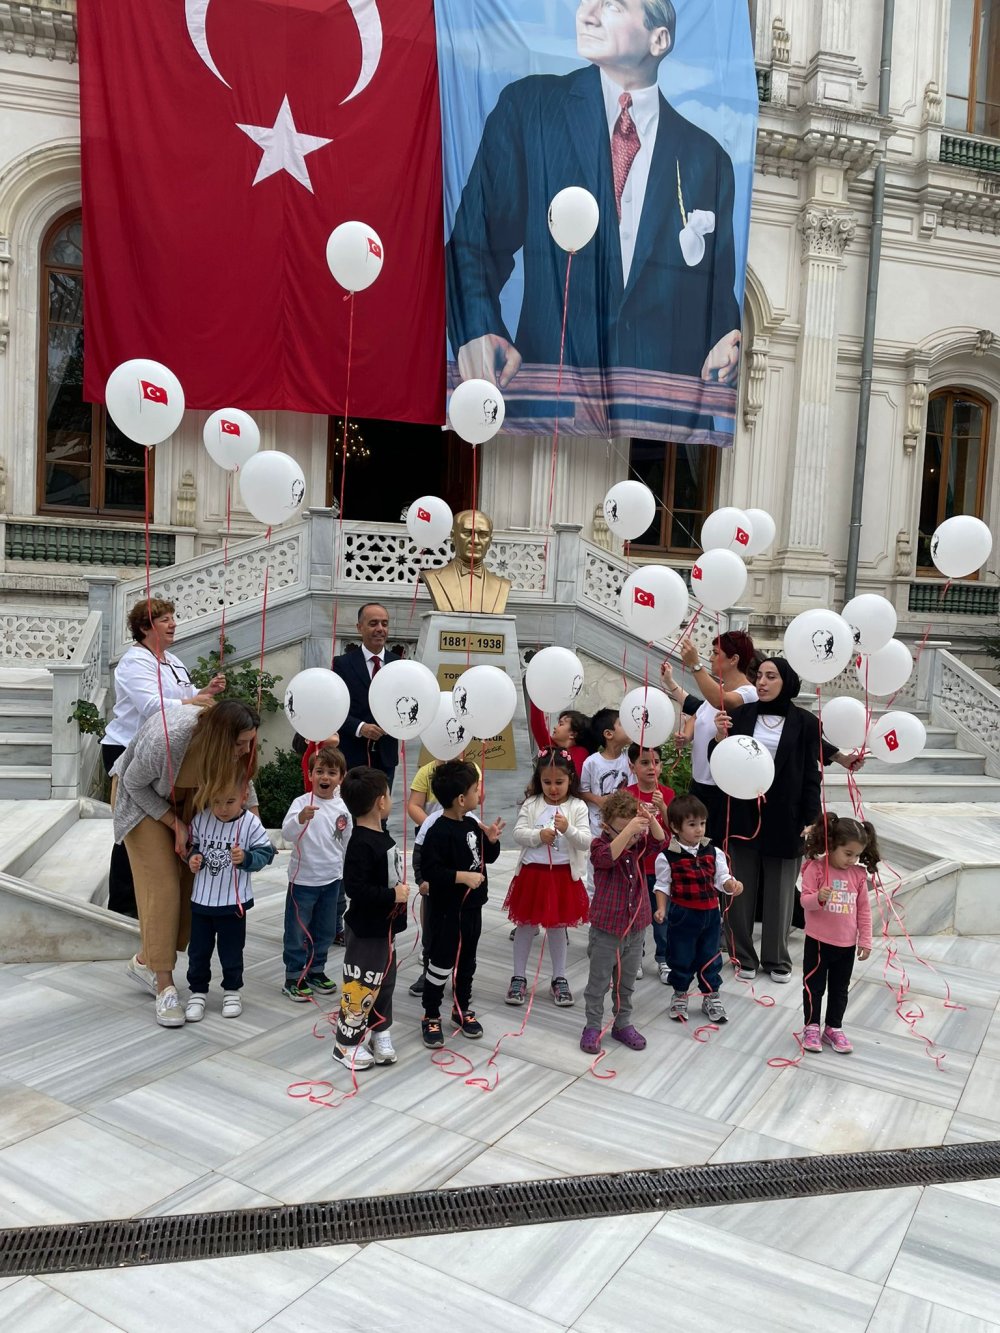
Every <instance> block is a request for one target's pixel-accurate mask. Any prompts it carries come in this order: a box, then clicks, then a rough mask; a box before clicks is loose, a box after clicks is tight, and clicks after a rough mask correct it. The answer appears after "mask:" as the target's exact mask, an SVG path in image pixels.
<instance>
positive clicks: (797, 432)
mask: <svg viewBox="0 0 1000 1333" xmlns="http://www.w3.org/2000/svg"><path fill="white" fill-rule="evenodd" d="M75 7H76V6H75V0H46V2H45V3H39V4H35V3H30V0H29V2H26V0H16V2H15V0H0V44H2V46H0V69H2V71H3V76H4V77H3V78H2V80H0V104H2V118H0V119H2V124H3V133H2V134H0V529H2V531H3V548H2V555H0V561H2V568H0V599H7V600H9V599H12V598H16V597H24V596H26V595H30V596H31V597H32V598H33V599H34V600H35V601H38V600H55V601H58V600H60V599H73V598H75V597H81V596H84V595H85V589H84V584H83V581H82V580H83V576H84V575H86V574H94V573H98V574H101V573H103V574H115V573H122V574H125V573H130V574H134V573H135V570H136V567H137V566H138V565H140V564H141V563H142V559H143V558H144V549H145V547H144V541H145V538H144V531H143V508H144V506H143V488H144V477H143V462H144V460H143V458H142V454H143V451H142V450H141V449H137V448H136V447H135V446H131V445H130V444H129V443H128V442H127V441H123V440H122V439H120V438H116V437H115V433H114V431H113V429H110V430H109V427H108V423H107V421H106V419H105V415H104V412H103V409H100V408H95V407H90V406H88V405H86V404H83V402H82V399H81V397H80V394H79V378H80V373H81V372H80V350H81V339H82V319H83V314H82V272H81V264H82V246H83V244H84V240H83V237H82V234H81V227H80V220H79V212H80V198H81V194H80V190H81V185H80V149H79V115H78V96H77V65H76V40H75ZM881 10H882V7H881V5H879V4H878V3H877V0H756V4H754V5H752V6H751V15H752V22H753V24H754V32H755V42H756V51H757V65H758V86H759V90H760V95H761V108H760V126H759V136H758V147H757V166H756V173H755V180H754V199H753V212H752V226H751V238H750V250H749V271H748V277H747V292H746V300H745V308H744V342H743V365H742V374H741V388H740V410H739V415H738V432H737V438H736V443H735V447H734V448H733V449H730V450H720V451H717V450H711V449H706V448H702V449H698V448H697V447H691V446H680V445H664V444H661V443H651V442H644V441H638V440H632V441H630V440H622V439H614V440H604V439H593V440H583V439H576V438H574V439H566V440H563V441H562V442H561V443H560V456H559V467H558V471H557V479H556V485H555V489H554V494H553V496H552V497H551V504H550V495H549V490H550V464H551V440H550V439H549V438H548V437H545V438H530V437H500V438H499V439H498V440H496V441H494V442H493V443H492V444H491V445H488V446H484V447H483V448H482V449H481V450H480V453H479V463H480V471H479V487H480V504H481V507H482V508H483V509H485V510H486V511H487V512H488V513H490V514H491V515H492V517H493V519H494V521H495V524H496V527H497V528H498V529H501V530H504V531H506V532H512V533H519V532H525V533H532V532H541V531H543V530H544V529H545V528H546V526H547V523H548V520H549V517H550V512H551V519H552V521H554V522H557V523H560V524H575V525H580V527H581V528H582V531H583V535H584V537H587V538H594V539H596V540H597V541H598V542H599V543H601V544H604V543H606V541H607V534H606V531H602V524H601V520H600V517H599V506H600V501H601V500H602V498H603V495H604V493H605V491H606V489H607V487H608V486H609V485H610V484H611V483H613V482H614V481H617V480H620V479H622V478H624V477H626V476H628V475H637V476H640V477H642V478H643V479H644V480H646V481H647V482H648V483H649V484H650V485H651V486H652V487H653V489H654V490H655V491H656V492H657V493H658V495H659V496H660V498H661V500H662V501H663V511H662V512H663V518H662V522H661V523H660V525H659V530H658V531H657V532H654V533H652V534H650V535H649V545H647V546H645V547H643V548H642V550H641V551H636V552H634V554H635V555H636V556H638V557H639V558H652V559H659V560H664V561H666V562H667V563H671V564H676V565H678V566H679V567H681V568H685V567H688V566H690V564H691V561H692V558H693V555H694V553H695V551H696V550H697V545H696V541H697V535H698V532H699V529H700V525H701V521H702V519H703V517H704V515H705V513H707V512H708V511H709V510H710V509H712V508H714V507H716V506H717V505H719V504H737V505H743V506H757V507H760V508H764V509H767V510H769V511H770V512H771V513H772V514H773V516H774V518H775V520H776V524H777V531H778V538H777V540H776V542H775V545H774V547H773V548H772V550H771V551H770V552H768V553H767V554H766V555H764V556H761V557H757V558H756V559H755V560H754V561H753V562H752V565H751V572H750V582H749V585H748V590H747V595H746V599H745V600H746V602H747V606H748V608H749V610H750V614H751V621H752V623H753V624H754V626H755V627H757V628H758V629H759V630H760V631H761V632H762V633H765V634H766V633H767V632H773V633H774V635H775V636H777V635H779V634H780V628H781V626H782V625H783V624H784V623H785V622H786V621H787V620H788V619H789V618H790V617H791V616H792V615H794V614H796V613H797V612H798V611H800V610H803V609H805V608H807V607H810V606H816V605H830V604H839V599H840V598H841V597H842V596H843V579H844V568H845V561H846V556H847V545H848V528H849V522H850V506H851V482H852V473H853V467H854V453H855V437H856V427H857V416H858V400H859V380H860V373H861V358H862V335H863V328H864V316H865V294H866V285H867V277H868V260H869V249H870V241H871V230H872V229H871V210H872V180H873V172H874V167H875V164H876V162H877V160H878V157H879V155H880V154H882V153H884V154H885V157H886V178H887V188H886V208H885V226H884V240H883V246H882V256H881V275H880V281H879V293H878V318H877V324H876V338H875V348H874V380H873V389H872V400H871V415H870V428H869V436H868V461H867V470H866V481H865V492H864V509H863V527H862V533H861V549H860V559H859V570H858V590H859V591H876V592H881V593H884V594H885V595H886V596H888V597H889V598H890V599H891V600H892V601H893V602H894V604H895V605H896V607H897V610H898V613H899V616H900V622H901V627H902V628H903V630H904V631H908V632H909V633H911V634H912V635H914V636H916V635H918V634H919V633H920V632H922V631H923V629H924V628H925V627H926V626H927V624H928V623H929V621H931V620H933V623H934V626H935V632H936V633H938V634H941V635H944V636H947V637H948V638H950V639H952V640H953V641H954V642H955V643H956V645H958V644H960V643H962V644H964V645H965V646H966V648H968V649H969V650H974V649H975V647H976V645H977V643H978V641H979V640H980V638H981V636H982V635H983V634H984V633H991V632H993V631H994V630H995V626H996V622H997V605H998V602H997V599H998V596H1000V578H998V570H1000V563H998V560H1000V553H998V552H997V551H996V550H995V551H994V554H993V557H992V558H991V560H990V562H989V564H988V565H987V567H986V568H985V569H984V570H983V571H982V572H981V573H980V575H979V577H978V578H977V579H974V580H970V581H964V582H962V583H961V584H960V585H957V586H956V587H954V588H952V589H951V590H950V591H949V593H948V596H947V598H946V600H945V601H944V603H943V604H941V605H940V606H939V599H940V593H941V588H942V580H941V579H940V578H939V577H937V576H936V575H935V572H934V571H933V569H931V568H929V567H928V566H929V555H928V547H929V537H930V533H931V532H932V531H933V529H934V527H935V526H936V525H937V523H938V522H939V521H940V520H941V519H942V518H944V517H946V516H949V515H950V514H952V513H972V514H976V515H978V516H980V517H982V518H983V519H984V520H985V521H986V522H987V523H988V524H989V525H990V527H991V528H992V529H993V530H994V531H997V530H998V529H1000V469H998V467H997V448H998V441H997V425H998V417H1000V317H998V316H997V314H996V311H997V309H998V308H1000V239H998V230H1000V3H994V0H906V2H905V3H904V4H897V5H896V16H895V32H894V40H893V46H892V81H891V98H890V113H889V116H888V117H886V118H882V117H880V116H879V114H878V95H879V56H880V48H881V41H882V12H881ZM140 351H141V349H137V352H140ZM256 416H257V419H258V421H259V424H260V426H261V431H262V436H263V440H264V445H265V447H280V448H281V449H283V450H285V451H286V452H288V453H290V454H292V455H293V456H295V457H296V458H297V459H298V461H299V463H300V464H301V466H302V468H303V471H304V473H305V476H306V480H307V487H308V489H307V504H309V503H312V504H314V505H316V504H319V505H327V504H329V503H330V502H331V500H332V499H333V498H334V496H335V494H336V493H337V489H338V488H337V485H336V478H335V476H334V469H333V466H332V461H331V460H332V458H333V454H334V452H335V449H334V447H332V445H331V436H332V433H333V432H332V429H331V423H330V422H329V421H328V419H327V418H325V417H319V416H307V415H297V414H290V413H278V412H263V413H258V414H256ZM203 419H204V414H202V413H197V412H190V413H188V415H187V417H186V419H185V421H184V423H183V425H182V427H181V429H180V430H179V431H178V433H177V435H176V436H175V437H174V438H173V439H172V440H170V441H169V442H168V443H167V444H165V445H162V446H159V447H158V448H157V449H156V450H154V451H153V455H154V456H153V458H152V460H151V461H152V475H151V495H152V529H151V552H152V560H153V563H154V565H155V566H156V567H161V568H162V567H165V566H168V565H170V564H172V563H176V562H177V561H180V560H184V559H188V558H190V557H191V556H195V555H199V554H201V553H203V552H205V551H209V550H212V549H214V548H216V547H217V546H218V545H219V544H220V542H221V540H222V535H223V533H224V531H225V526H226V476H227V474H225V473H223V472H222V471H221V470H220V469H218V468H217V467H215V465H214V464H213V463H212V462H211V460H210V459H209V458H208V456H207V454H206V453H205V451H204V448H203V446H202V443H201V428H202V424H203ZM433 448H435V449H436V450H437V451H438V452H439V453H440V454H441V457H440V458H437V459H436V460H432V462H433V469H432V470H433V475H434V476H436V477H442V478H443V477H446V476H450V477H452V478H453V480H455V478H458V477H460V476H466V475H467V470H466V471H463V468H462V466H461V459H460V458H459V459H458V462H457V463H456V461H455V460H456V458H457V457H458V455H459V454H460V452H461V449H460V447H459V446H457V445H456V443H455V442H451V443H448V442H447V441H446V439H445V437H444V436H441V438H440V440H438V441H437V442H436V443H435V444H433ZM366 453H367V456H365V455H366ZM427 458H428V454H427V451H426V449H421V450H413V449H408V448H407V447H406V443H405V439H403V438H402V436H400V437H399V438H396V437H395V436H394V434H393V432H392V431H391V430H386V431H382V432H376V434H375V436H371V435H370V436H369V441H368V446H367V450H366V449H358V450H357V451H352V457H351V459H350V460H349V463H348V473H347V478H346V489H347V491H348V492H353V493H354V494H356V495H358V496H364V497H366V498H365V499H364V500H363V501H361V502H360V508H359V506H358V505H354V506H353V508H352V507H351V506H350V505H349V506H348V507H349V508H350V509H351V512H350V517H352V518H354V519H368V520H370V521H371V522H372V523H373V524H375V525H377V524H380V523H381V524H388V523H391V522H393V521H398V518H399V513H398V507H396V508H395V511H394V512H387V511H386V509H385V507H384V505H383V506H382V507H381V508H380V507H379V503H378V501H377V499H376V498H374V497H377V496H378V494H379V488H378V486H377V485H372V484H371V481H370V479H369V481H368V483H367V484H366V483H365V480H364V476H363V473H362V472H361V471H360V470H361V469H364V468H370V469H374V470H375V472H376V474H377V471H378V470H379V469H384V468H385V466H386V463H387V462H388V463H389V465H390V467H391V468H392V469H393V471H394V473H395V475H396V476H397V477H398V476H400V475H403V476H409V477H410V478H411V486H412V492H413V495H414V496H415V495H418V494H420V493H422V492H424V491H426V490H427V489H429V487H428V486H427V485H426V484H425V481H426V477H427V475H428V472H427ZM401 469H402V472H401V471H400V470H401ZM352 472H353V473H354V475H353V476H352ZM442 484H443V483H442ZM458 484H459V483H458V481H455V485H456V486H457V485H458ZM462 484H463V485H464V484H465V483H464V481H463V482H462ZM366 506H368V512H365V507H366ZM595 510H596V511H597V517H596V518H595ZM595 523H596V529H595ZM232 528H233V531H234V533H235V534H236V535H251V534H256V533H258V532H259V530H260V529H259V525H258V524H257V523H256V522H255V521H254V520H253V519H252V518H250V516H249V515H248V514H246V513H245V512H244V511H242V510H241V509H240V507H239V504H238V499H235V500H234V507H233V511H232Z"/></svg>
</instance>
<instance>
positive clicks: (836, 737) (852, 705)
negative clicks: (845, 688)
mask: <svg viewBox="0 0 1000 1333" xmlns="http://www.w3.org/2000/svg"><path fill="white" fill-rule="evenodd" d="M822 722H823V735H824V736H825V737H826V739H827V740H828V741H830V743H831V744H833V745H835V746H836V747H837V749H838V750H860V749H861V747H862V745H864V743H865V733H866V732H867V730H868V710H867V709H866V708H865V706H864V704H863V703H862V702H861V700H860V699H852V698H851V697H850V695H847V694H840V695H838V696H837V698H836V699H828V700H827V701H826V702H825V703H824V704H823V713H822Z"/></svg>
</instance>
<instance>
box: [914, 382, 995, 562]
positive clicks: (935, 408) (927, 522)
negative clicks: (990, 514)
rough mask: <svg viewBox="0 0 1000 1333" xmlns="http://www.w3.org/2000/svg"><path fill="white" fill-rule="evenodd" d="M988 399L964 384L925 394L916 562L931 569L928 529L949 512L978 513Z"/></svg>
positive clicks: (983, 479) (931, 530)
mask: <svg viewBox="0 0 1000 1333" xmlns="http://www.w3.org/2000/svg"><path fill="white" fill-rule="evenodd" d="M989 433H990V405H989V403H988V402H987V401H986V399H985V398H982V397H980V395H979V394H976V393H971V392H969V391H968V390H966V389H958V388H951V389H941V390H940V391H939V392H937V393H933V394H931V399H930V403H929V404H928V408H927V434H926V435H925V437H924V475H923V481H922V484H921V489H920V528H919V534H918V541H917V567H918V568H919V569H920V570H921V572H927V573H932V574H933V573H935V572H936V571H935V569H934V565H933V562H932V561H931V550H930V547H931V537H932V536H933V535H934V529H935V528H936V527H937V526H938V524H939V523H943V522H944V520H945V519H946V518H951V517H952V515H953V514H972V515H973V516H974V517H975V518H982V516H983V496H984V492H985V488H986V454H987V450H988V447H989Z"/></svg>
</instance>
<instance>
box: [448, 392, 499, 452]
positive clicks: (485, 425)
mask: <svg viewBox="0 0 1000 1333" xmlns="http://www.w3.org/2000/svg"><path fill="white" fill-rule="evenodd" d="M506 412H507V407H506V404H505V403H504V400H503V394H502V393H501V392H500V390H499V389H498V388H497V386H496V385H495V384H491V383H490V382H489V380H464V381H463V382H462V383H461V384H459V385H458V386H457V387H456V388H455V390H454V392H453V393H452V395H451V400H450V402H449V403H448V420H449V421H450V422H451V428H452V430H453V431H455V433H456V434H457V435H461V437H462V439H463V440H465V442H466V444H471V445H477V444H485V443H486V441H487V440H492V438H493V436H494V435H495V434H496V433H497V431H498V430H499V429H500V428H501V426H502V425H503V419H504V416H505V415H506Z"/></svg>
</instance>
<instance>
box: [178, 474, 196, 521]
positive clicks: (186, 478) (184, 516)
mask: <svg viewBox="0 0 1000 1333" xmlns="http://www.w3.org/2000/svg"><path fill="white" fill-rule="evenodd" d="M175 512H176V515H177V518H176V522H177V526H178V527H179V528H193V527H194V525H195V522H196V520H197V516H198V488H197V486H196V485H195V480H194V473H193V472H190V471H189V472H185V473H184V475H183V477H181V479H180V484H179V485H178V487H177V504H176V507H175Z"/></svg>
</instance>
